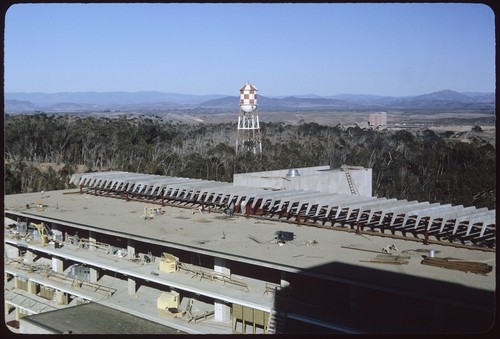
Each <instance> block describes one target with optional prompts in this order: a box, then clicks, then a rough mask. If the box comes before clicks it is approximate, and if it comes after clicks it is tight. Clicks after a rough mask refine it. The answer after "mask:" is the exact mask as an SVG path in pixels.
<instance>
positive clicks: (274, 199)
mask: <svg viewBox="0 0 500 339" xmlns="http://www.w3.org/2000/svg"><path fill="white" fill-rule="evenodd" d="M299 192H304V190H293V191H289V190H286V191H280V194H277V195H273V197H272V198H271V201H270V202H269V205H270V206H272V207H274V206H275V203H277V202H278V201H279V202H280V204H278V205H279V206H280V208H281V206H282V205H283V203H284V201H283V199H286V198H287V197H289V196H291V195H295V194H297V193H299Z"/></svg>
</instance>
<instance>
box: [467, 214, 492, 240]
mask: <svg viewBox="0 0 500 339" xmlns="http://www.w3.org/2000/svg"><path fill="white" fill-rule="evenodd" d="M494 220H495V210H491V211H487V212H484V214H483V213H481V214H476V215H474V216H473V217H472V218H471V219H470V220H469V225H468V227H467V232H466V233H465V235H466V236H467V235H469V234H470V231H471V229H472V226H474V224H476V223H482V224H483V226H482V228H484V227H486V225H487V223H489V222H491V221H494Z"/></svg>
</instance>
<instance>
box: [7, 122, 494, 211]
mask: <svg viewBox="0 0 500 339" xmlns="http://www.w3.org/2000/svg"><path fill="white" fill-rule="evenodd" d="M261 132H262V147H263V150H264V152H263V154H262V155H260V156H255V155H254V154H253V153H251V152H250V151H248V152H238V154H237V153H236V152H235V139H234V138H235V124H230V123H226V124H179V123H173V122H165V121H162V120H161V119H160V118H157V117H140V118H139V117H135V118H130V117H129V118H127V117H121V118H103V117H99V118H97V117H79V116H71V115H46V114H36V115H6V116H5V129H4V134H5V135H4V156H5V162H4V164H5V168H4V185H5V193H6V194H12V193H21V192H31V191H41V190H51V189H63V188H66V187H68V178H69V176H71V174H73V173H74V172H75V171H76V170H77V165H85V168H86V170H87V171H98V170H117V171H130V172H141V173H150V174H159V175H168V176H177V177H189V178H200V179H207V180H218V181H229V182H230V181H232V175H233V173H243V172H253V171H263V170H275V169H287V168H300V167H307V166H318V165H330V166H331V167H332V168H339V167H340V166H341V165H342V164H348V165H356V166H365V167H370V168H372V169H373V194H374V195H375V196H385V197H391V198H398V199H408V200H419V201H431V202H440V203H452V204H456V205H458V204H462V205H464V206H470V205H475V206H477V207H488V208H495V193H496V183H495V158H496V153H495V148H494V146H492V145H491V144H489V143H487V142H484V141H482V140H481V139H479V138H470V139H468V140H467V141H469V142H457V141H455V140H453V139H452V138H450V136H452V135H453V132H446V133H443V134H437V133H435V132H433V131H431V130H419V131H413V132H410V131H407V130H400V131H389V130H375V129H362V128H360V127H358V126H356V127H348V128H345V127H343V126H340V125H337V126H333V127H330V126H322V125H319V124H317V123H303V124H300V125H286V124H284V123H263V124H262V125H261ZM40 163H54V164H59V165H60V166H58V167H54V168H52V167H50V168H48V170H45V171H44V170H41V169H40V167H39V166H38V165H39V164H40Z"/></svg>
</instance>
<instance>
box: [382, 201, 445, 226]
mask: <svg viewBox="0 0 500 339" xmlns="http://www.w3.org/2000/svg"><path fill="white" fill-rule="evenodd" d="M416 206H428V207H431V206H439V203H437V202H436V203H433V204H429V202H428V201H424V202H419V203H416V204H414V206H411V207H410V208H411V209H414V208H415V207H416ZM403 213H404V217H403V223H402V224H401V225H405V224H406V222H407V221H408V217H410V216H414V215H416V214H415V212H413V211H410V213H412V214H411V215H410V214H408V209H406V208H402V209H399V210H398V211H397V212H394V213H393V214H392V218H391V223H390V225H391V226H393V225H394V223H395V222H396V219H397V217H398V216H400V215H401V214H403Z"/></svg>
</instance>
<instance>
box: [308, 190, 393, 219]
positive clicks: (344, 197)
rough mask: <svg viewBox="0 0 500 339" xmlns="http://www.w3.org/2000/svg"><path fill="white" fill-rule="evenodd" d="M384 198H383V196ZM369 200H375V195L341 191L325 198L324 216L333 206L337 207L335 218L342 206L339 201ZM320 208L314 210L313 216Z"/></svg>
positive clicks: (317, 214) (346, 202)
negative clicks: (363, 195) (366, 195)
mask: <svg viewBox="0 0 500 339" xmlns="http://www.w3.org/2000/svg"><path fill="white" fill-rule="evenodd" d="M384 199H385V198H384ZM369 200H373V201H374V200H377V198H375V197H369V198H368V197H362V196H358V195H351V194H345V193H341V194H339V195H337V196H335V197H333V198H330V199H327V200H325V202H324V206H326V210H325V217H326V216H328V215H329V214H330V211H331V210H332V209H333V208H334V207H339V208H338V210H337V214H336V215H335V218H337V217H338V216H339V214H340V211H341V210H342V207H341V206H340V205H339V202H341V203H345V204H348V203H350V202H354V201H355V202H360V201H369ZM319 212H320V209H318V210H317V211H316V214H315V215H314V216H315V217H317V216H319Z"/></svg>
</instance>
